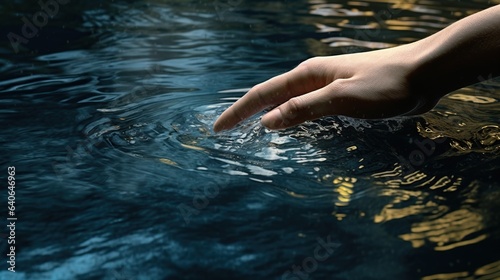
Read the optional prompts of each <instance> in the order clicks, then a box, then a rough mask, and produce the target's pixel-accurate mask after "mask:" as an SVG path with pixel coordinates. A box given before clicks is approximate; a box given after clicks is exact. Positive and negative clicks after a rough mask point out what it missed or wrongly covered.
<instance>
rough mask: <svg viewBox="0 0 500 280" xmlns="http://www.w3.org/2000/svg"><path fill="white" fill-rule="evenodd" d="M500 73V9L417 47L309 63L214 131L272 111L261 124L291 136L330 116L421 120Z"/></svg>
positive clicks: (259, 90) (243, 104)
mask: <svg viewBox="0 0 500 280" xmlns="http://www.w3.org/2000/svg"><path fill="white" fill-rule="evenodd" d="M499 74H500V5H497V6H494V7H491V8H489V9H486V10H483V11H481V12H477V13H475V14H473V15H470V16H468V17H466V18H464V19H462V20H459V21H457V22H455V23H453V24H452V25H450V26H448V27H446V28H445V29H443V30H441V31H439V32H437V33H435V34H433V35H431V36H429V37H427V38H424V39H422V40H419V41H416V42H414V43H411V44H407V45H401V46H397V47H393V48H389V49H382V50H376V51H369V52H363V53H355V54H345V55H337V56H328V57H315V58H311V59H308V60H306V61H304V62H302V63H301V64H299V65H298V66H297V67H296V68H294V69H292V70H291V71H289V72H287V73H284V74H281V75H279V76H276V77H274V78H271V79H270V80H267V81H265V82H263V83H261V84H258V85H256V86H254V87H253V88H252V89H250V91H248V92H247V93H246V94H245V95H244V96H243V97H242V98H240V99H239V100H238V101H236V102H235V103H234V104H233V105H232V106H231V107H229V108H228V109H227V110H226V111H224V112H223V113H222V114H221V116H220V117H219V118H218V119H217V121H216V122H215V124H214V128H213V129H214V131H216V132H218V131H221V130H226V129H231V128H233V127H234V126H235V125H237V124H238V123H239V122H241V121H243V120H245V119H247V118H249V117H250V116H252V115H254V114H256V113H258V112H260V111H262V110H264V109H266V108H269V107H275V108H274V109H272V110H271V111H270V112H268V113H267V114H265V115H264V116H263V117H262V119H261V123H262V125H264V126H265V127H267V128H269V129H284V128H288V127H292V126H295V125H298V124H300V123H303V122H305V121H308V120H314V119H318V118H321V117H324V116H329V115H343V116H349V117H355V118H363V119H377V118H389V117H394V116H399V115H416V114H422V113H424V112H427V111H429V110H430V109H432V108H433V107H434V106H435V105H436V103H437V102H438V101H439V99H440V98H441V97H443V96H444V95H446V94H447V93H450V92H451V91H454V90H456V89H459V88H462V87H464V86H467V85H470V84H474V83H477V82H479V81H481V80H484V79H485V78H489V77H494V76H498V75H499Z"/></svg>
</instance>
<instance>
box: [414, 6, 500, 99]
mask: <svg viewBox="0 0 500 280" xmlns="http://www.w3.org/2000/svg"><path fill="white" fill-rule="evenodd" d="M408 47H409V49H410V50H411V51H412V53H414V54H415V56H414V57H413V58H412V59H414V61H415V71H414V73H413V77H412V81H413V86H415V87H416V88H417V89H418V90H420V91H422V92H423V93H424V94H431V95H432V96H433V97H434V98H440V97H442V96H443V95H445V94H446V93H448V92H450V91H453V90H455V89H458V88H461V87H463V86H466V85H470V84H474V83H477V82H479V81H480V80H482V79H485V78H488V77H492V76H498V75H499V74H500V5H497V6H495V7H492V8H489V9H486V10H484V11H481V12H478V13H476V14H473V15H471V16H469V17H467V18H464V19H462V20H460V21H458V22H456V23H454V24H452V25H450V26H449V27H447V28H445V29H443V30H441V31H440V32H438V33H436V34H434V35H432V36H429V37H427V38H425V39H422V40H420V41H418V42H415V43H413V44H410V46H408Z"/></svg>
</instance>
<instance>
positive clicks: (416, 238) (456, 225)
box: [400, 208, 486, 251]
mask: <svg viewBox="0 0 500 280" xmlns="http://www.w3.org/2000/svg"><path fill="white" fill-rule="evenodd" d="M483 228H484V223H483V217H482V215H480V214H479V213H476V212H474V211H472V210H470V209H466V208H464V209H459V210H456V211H453V212H450V213H447V214H446V215H444V216H443V217H441V218H438V219H435V220H431V221H424V222H420V223H415V224H413V225H412V228H411V233H408V234H402V235H400V237H401V238H402V239H403V240H405V241H409V242H411V244H412V246H413V247H414V248H419V247H422V246H424V245H425V244H426V243H428V242H429V243H433V244H435V247H434V250H436V251H447V250H451V249H454V248H457V247H461V246H465V245H470V244H474V243H478V242H479V241H482V240H484V239H485V238H486V234H482V235H479V236H476V237H469V239H467V237H468V236H470V235H473V234H474V233H476V232H479V231H481V230H482V229H483Z"/></svg>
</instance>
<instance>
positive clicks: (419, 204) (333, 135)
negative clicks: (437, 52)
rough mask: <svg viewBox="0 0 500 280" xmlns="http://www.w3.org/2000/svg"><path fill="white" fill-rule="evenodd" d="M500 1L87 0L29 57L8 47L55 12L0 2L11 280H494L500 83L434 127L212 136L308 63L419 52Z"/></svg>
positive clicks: (245, 126) (335, 126)
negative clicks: (245, 103)
mask: <svg viewBox="0 0 500 280" xmlns="http://www.w3.org/2000/svg"><path fill="white" fill-rule="evenodd" d="M62 2H64V1H62ZM493 4H494V3H493V2H491V3H486V2H485V1H475V2H466V3H464V2H456V1H445V2H439V3H438V2H433V1H382V2H381V1H361V2H356V1H350V2H335V3H333V1H293V2H289V1H252V2H249V1H206V2H203V1H153V0H149V1H88V2H79V3H73V2H70V3H68V4H64V5H63V4H60V5H59V6H58V8H59V9H58V10H57V13H56V12H54V13H55V16H54V17H53V18H52V17H49V18H47V23H46V25H44V26H43V27H42V28H38V30H37V31H36V32H35V33H36V35H34V37H33V38H30V39H29V40H28V42H25V43H21V44H20V45H19V52H18V53H17V54H16V53H14V50H15V49H14V48H13V46H12V44H11V42H10V41H9V37H8V34H9V33H11V32H13V33H16V34H18V35H19V36H21V35H23V33H22V32H23V31H22V28H23V24H24V21H23V17H26V18H27V19H30V20H31V22H32V23H33V22H34V20H33V15H34V14H36V13H37V12H38V11H40V9H41V8H40V6H37V5H35V4H33V3H31V2H28V1H12V2H10V3H3V4H0V8H1V9H0V15H1V16H0V23H1V25H0V31H1V34H2V36H0V69H1V75H2V76H1V77H2V78H1V79H0V113H1V118H0V121H1V124H2V132H1V134H0V144H1V147H2V155H3V157H2V159H1V160H0V162H1V166H2V168H6V167H7V166H15V167H16V170H17V174H18V175H17V177H16V180H17V182H18V187H17V189H16V209H17V210H16V211H17V212H16V213H17V215H18V219H19V220H18V224H17V225H18V226H17V227H16V270H17V272H16V273H15V274H13V273H11V272H8V271H7V267H8V266H6V265H5V262H4V267H5V269H3V268H2V270H1V271H0V278H1V279H260V278H262V279H330V278H333V279H426V280H430V279H495V278H496V277H498V275H499V273H500V264H499V261H500V260H499V259H498V255H497V254H496V252H495V250H493V248H497V247H498V243H499V236H500V235H499V234H500V232H499V228H500V225H499V224H498V221H499V220H500V219H499V217H498V214H497V213H499V211H498V210H500V209H499V202H498V201H499V198H500V193H499V191H498V182H499V179H500V178H498V175H497V173H498V172H497V170H498V166H499V163H500V162H499V157H498V155H499V147H500V146H499V143H500V142H499V139H500V138H499V135H500V134H499V124H498V118H496V116H497V112H498V110H499V109H500V108H499V102H498V96H497V95H498V94H497V93H498V89H499V83H498V79H496V80H495V79H493V80H489V81H485V80H487V78H488V77H478V82H480V83H478V84H477V85H474V86H470V87H467V88H464V89H461V90H458V91H456V92H454V93H451V94H449V95H447V96H446V97H445V98H443V99H442V100H441V102H440V103H439V104H438V106H437V107H436V108H435V109H434V110H432V111H431V112H429V113H427V114H424V115H422V116H419V117H411V118H395V119H389V120H378V121H364V120H356V119H351V118H347V117H342V116H334V117H327V118H324V119H322V120H318V121H314V122H307V123H305V124H303V125H300V126H298V127H295V128H293V129H287V130H284V131H269V130H266V129H264V128H263V127H262V126H261V125H260V124H259V117H260V116H261V114H259V115H257V116H255V117H253V118H251V119H250V120H248V121H245V122H243V123H242V124H240V125H239V126H238V127H237V128H236V129H233V130H231V131H227V132H223V133H219V134H215V133H213V131H212V130H211V127H212V125H213V122H214V121H215V119H216V117H217V116H218V115H219V114H220V113H221V112H222V111H223V110H224V109H225V108H227V107H228V106H229V105H230V104H231V103H232V102H234V101H235V100H236V99H237V98H239V97H240V96H242V95H243V94H244V93H245V92H246V91H247V90H248V88H249V87H251V86H252V85H254V84H256V83H258V82H261V81H263V80H265V79H267V78H269V77H271V76H273V75H276V74H279V73H282V72H284V71H287V70H289V69H291V68H292V67H294V66H295V65H297V64H298V63H299V62H300V61H302V60H304V59H306V58H308V57H311V56H316V55H336V54H342V53H349V52H358V51H367V50H371V49H378V48H386V47H391V46H395V45H399V44H404V43H407V42H411V41H414V40H418V39H420V38H423V37H425V36H427V35H429V34H432V33H434V32H436V31H437V30H439V29H441V28H443V27H445V26H446V25H448V24H450V23H451V22H453V21H455V20H457V19H460V18H462V17H464V16H466V15H469V14H471V13H473V12H476V11H478V10H480V9H483V8H486V7H488V6H489V5H493ZM38 20H41V19H38ZM33 24H34V23H33ZM23 36H24V35H23ZM2 178H3V177H2ZM2 198H3V199H2V201H7V200H6V199H7V196H6V195H5V192H3V193H2ZM2 217H3V216H2ZM2 234H3V235H2V236H3V237H7V236H8V235H7V234H9V233H8V232H6V231H3V232H2ZM2 240H4V241H5V240H7V239H2ZM4 241H2V242H1V245H0V246H1V248H2V252H3V253H4V255H6V254H7V253H9V250H10V249H9V247H8V245H7V242H4ZM12 277H14V278H12Z"/></svg>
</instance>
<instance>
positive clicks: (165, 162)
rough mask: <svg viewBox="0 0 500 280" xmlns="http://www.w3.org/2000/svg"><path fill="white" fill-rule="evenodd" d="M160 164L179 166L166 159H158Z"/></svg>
mask: <svg viewBox="0 0 500 280" xmlns="http://www.w3.org/2000/svg"><path fill="white" fill-rule="evenodd" d="M158 160H159V161H160V162H161V163H164V164H168V165H171V166H179V164H177V162H175V161H173V160H170V159H168V158H160V159H158Z"/></svg>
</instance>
